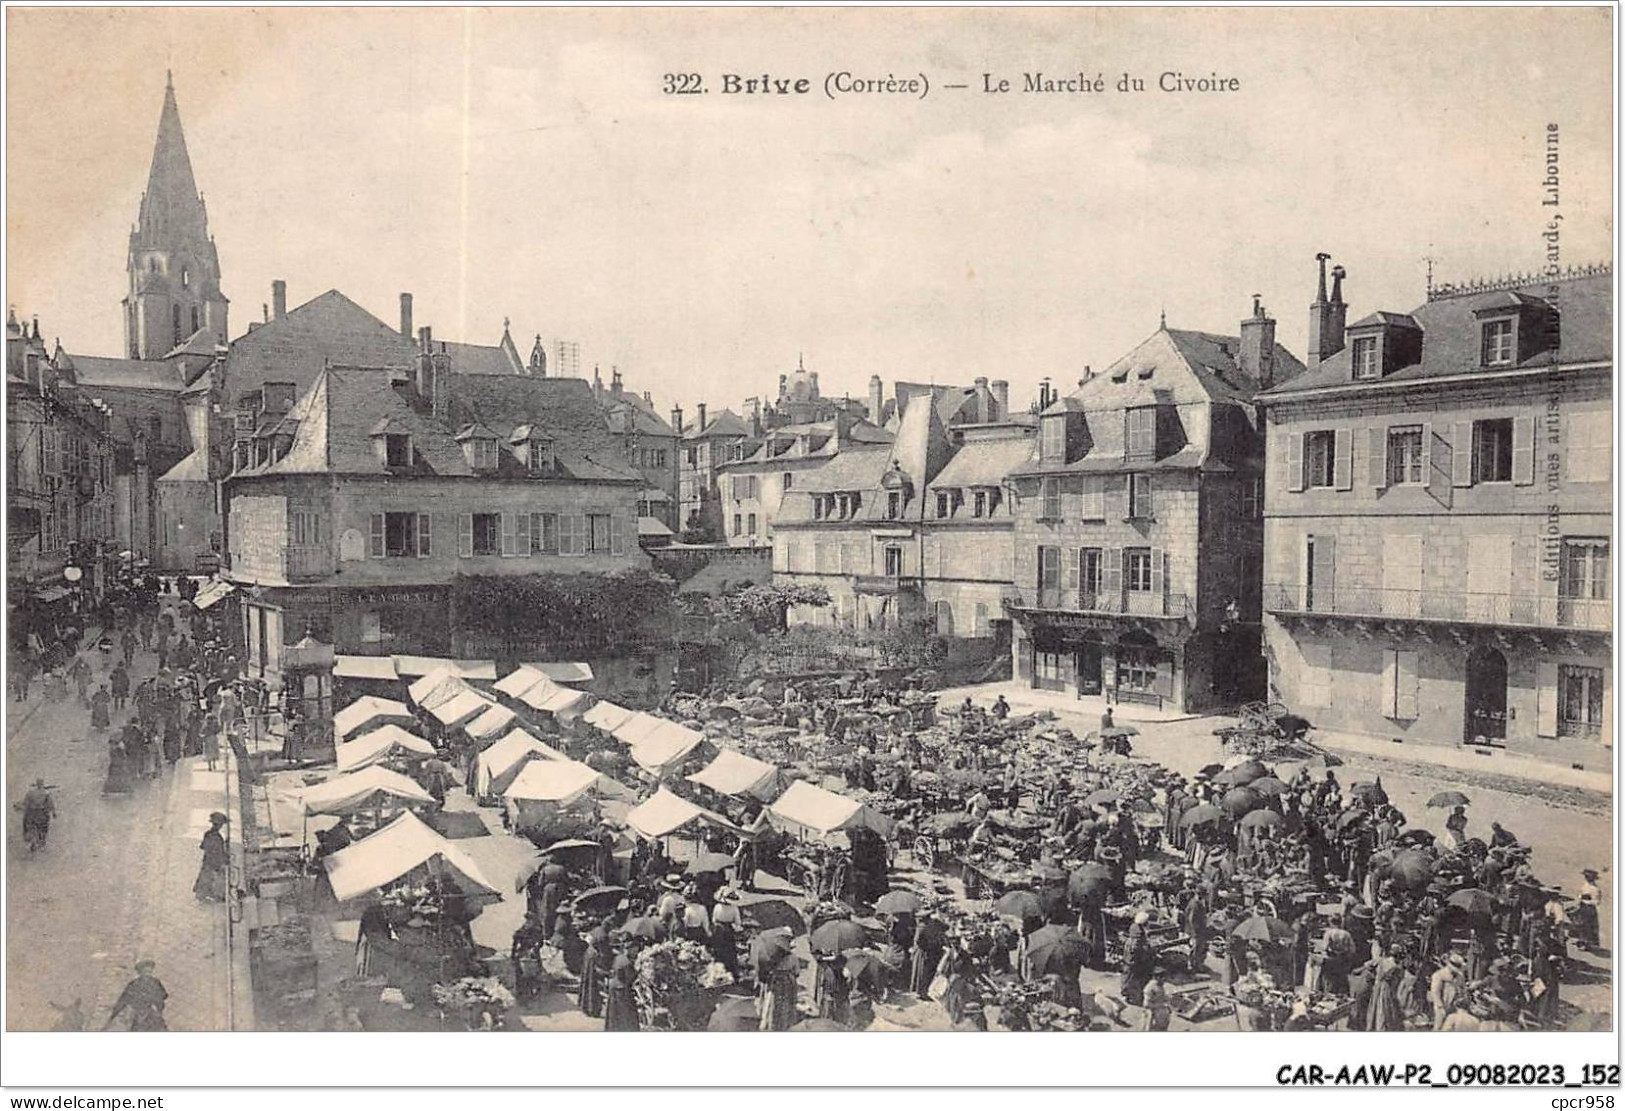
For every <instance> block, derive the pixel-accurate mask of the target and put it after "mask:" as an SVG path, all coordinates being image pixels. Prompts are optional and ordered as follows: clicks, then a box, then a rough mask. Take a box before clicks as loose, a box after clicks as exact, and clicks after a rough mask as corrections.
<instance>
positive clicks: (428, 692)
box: [406, 667, 474, 710]
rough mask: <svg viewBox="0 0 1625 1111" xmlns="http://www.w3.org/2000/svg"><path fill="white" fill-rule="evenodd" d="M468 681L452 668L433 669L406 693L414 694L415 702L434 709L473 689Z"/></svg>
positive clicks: (428, 708)
mask: <svg viewBox="0 0 1625 1111" xmlns="http://www.w3.org/2000/svg"><path fill="white" fill-rule="evenodd" d="M473 689H474V688H473V687H471V686H469V685H468V681H467V680H466V679H464V678H462V677H461V676H460V675H457V674H456V673H455V672H453V671H452V670H451V669H450V668H444V667H443V668H441V669H440V670H438V671H431V672H430V673H429V674H427V675H425V676H424V677H423V678H421V679H419V680H418V681H417V682H415V683H413V684H412V685H411V686H410V687H407V688H406V693H407V694H409V695H411V696H412V701H413V703H414V704H416V705H418V706H421V707H423V708H424V709H425V710H432V709H434V708H435V707H436V706H438V705H440V704H441V703H442V702H445V701H447V700H448V699H451V698H455V697H457V696H458V695H459V694H462V693H463V692H464V691H469V690H473Z"/></svg>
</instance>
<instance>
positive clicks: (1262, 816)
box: [1241, 810, 1286, 829]
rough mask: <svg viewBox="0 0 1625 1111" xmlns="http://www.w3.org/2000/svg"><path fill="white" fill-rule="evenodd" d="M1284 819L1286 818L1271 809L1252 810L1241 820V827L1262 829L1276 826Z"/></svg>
mask: <svg viewBox="0 0 1625 1111" xmlns="http://www.w3.org/2000/svg"><path fill="white" fill-rule="evenodd" d="M1284 821H1286V819H1285V818H1283V817H1281V816H1280V815H1279V814H1277V813H1276V812H1275V811H1273V810H1254V811H1253V812H1252V813H1251V814H1248V815H1247V816H1246V817H1245V818H1243V819H1242V820H1241V827H1242V828H1243V829H1263V828H1265V827H1271V826H1278V825H1280V824H1281V823H1282V822H1284Z"/></svg>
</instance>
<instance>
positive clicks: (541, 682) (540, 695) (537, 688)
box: [519, 675, 564, 710]
mask: <svg viewBox="0 0 1625 1111" xmlns="http://www.w3.org/2000/svg"><path fill="white" fill-rule="evenodd" d="M563 689H564V688H563V687H560V686H559V685H558V684H557V683H555V682H553V680H551V679H549V678H548V677H547V676H545V675H543V676H542V677H541V678H540V679H538V680H536V681H535V682H534V683H532V684H531V685H530V686H528V687H526V688H525V689H524V691H523V693H521V694H520V695H519V701H520V702H522V703H524V704H525V705H526V706H529V707H530V708H531V709H532V710H540V709H541V708H542V703H544V702H546V701H547V700H548V699H549V698H552V697H553V695H554V694H555V693H557V692H558V691H560V690H563Z"/></svg>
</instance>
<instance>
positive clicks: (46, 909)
mask: <svg viewBox="0 0 1625 1111" xmlns="http://www.w3.org/2000/svg"><path fill="white" fill-rule="evenodd" d="M94 639H95V638H94V637H87V638H86V641H87V643H93V642H94ZM86 656H87V658H88V659H90V661H91V663H92V666H93V668H94V673H95V677H96V681H97V682H101V681H103V680H104V679H105V677H106V675H107V672H108V671H109V669H110V667H111V665H112V662H113V659H114V658H115V657H116V653H114V654H112V655H110V656H107V657H103V656H102V654H101V653H99V652H97V651H95V650H93V649H92V650H87V652H86ZM155 669H156V661H155V659H154V657H153V656H152V654H150V653H147V652H144V651H143V652H138V653H137V655H136V659H135V664H134V668H133V670H132V675H131V678H132V682H136V683H139V682H140V681H141V680H142V679H144V678H146V677H148V676H150V675H152V674H153V673H154V671H155ZM9 710H10V713H9V715H8V719H7V736H6V747H7V772H6V797H7V800H8V804H9V805H8V811H7V822H8V825H9V829H10V833H11V836H9V837H8V838H7V856H8V860H7V869H8V876H9V880H8V891H7V895H8V899H7V916H8V917H7V926H8V930H9V944H8V946H7V949H6V964H7V967H6V971H7V982H8V984H9V985H10V989H9V991H8V993H7V1004H8V1011H7V1018H6V1022H7V1027H8V1028H9V1029H12V1030H45V1029H50V1028H51V1027H52V1026H53V1025H54V1024H55V1023H56V1022H57V1021H58V1018H59V1013H58V1010H57V1008H56V1007H54V1006H53V1004H56V1005H58V1006H61V1007H69V1006H71V1005H72V1004H73V1002H74V1001H75V1000H78V1001H79V1002H80V1005H81V1007H82V1009H83V1012H84V1014H85V1016H86V1019H87V1023H88V1028H91V1029H97V1028H100V1026H101V1025H102V1024H103V1023H104V1022H105V1021H106V1019H107V1013H108V1011H109V1010H110V1009H111V1007H112V1005H113V1002H114V1001H115V1000H116V999H117V998H118V994H119V992H120V990H122V988H123V986H124V984H125V983H126V982H127V981H128V980H129V979H130V978H132V977H133V976H134V975H135V972H134V965H135V962H136V960H137V959H139V958H141V957H150V958H152V959H153V960H154V961H155V962H156V963H157V968H156V975H157V976H158V978H159V979H160V980H162V981H163V983H164V985H165V987H166V988H167V989H168V991H169V1001H168V1006H167V1010H166V1015H167V1019H168V1022H169V1027H170V1029H172V1030H224V1029H229V1028H231V1026H230V1004H229V998H230V995H229V987H230V980H229V967H230V962H229V954H228V948H227V925H228V924H227V911H226V908H225V906H224V904H218V903H201V902H199V901H197V900H196V899H195V898H194V897H193V894H192V882H193V880H194V879H195V877H196V874H197V867H198V862H199V853H198V848H197V846H198V840H199V838H200V837H201V836H202V833H203V831H204V830H205V829H206V828H208V815H209V812H210V811H212V810H223V809H226V808H227V807H226V778H225V777H226V773H225V772H224V771H215V772H209V771H208V770H207V769H205V768H204V766H203V762H202V759H201V758H200V757H199V758H190V757H189V758H186V759H183V760H181V761H180V762H179V763H178V764H176V765H175V766H174V768H173V769H170V770H166V771H165V772H164V773H163V775H162V776H161V777H160V778H159V779H157V780H154V781H151V782H147V783H142V784H140V785H138V786H137V788H136V790H135V792H134V793H133V794H131V795H127V796H122V797H119V796H113V797H105V798H104V797H103V796H102V794H101V787H102V781H103V777H104V775H105V773H106V770H107V753H106V748H105V743H104V739H105V734H101V733H97V734H96V735H93V734H92V730H91V727H90V711H89V710H88V709H87V708H85V707H84V706H81V705H80V704H79V703H78V700H77V698H76V697H75V696H73V695H71V694H70V696H69V698H68V700H67V701H66V702H60V701H57V702H53V701H47V698H46V695H45V694H44V692H43V691H42V690H41V689H40V688H39V687H38V685H36V687H35V689H34V691H33V692H32V694H31V697H30V698H29V699H28V701H26V702H22V703H19V702H15V701H13V702H11V703H10V705H9ZM126 716H127V714H125V713H115V714H114V715H113V726H114V728H118V727H119V726H121V725H122V724H123V722H124V720H125V718H126ZM36 778H42V779H44V780H45V781H46V782H47V783H48V784H50V785H52V787H53V788H54V790H53V791H52V794H53V796H54V797H55V799H56V807H57V817H56V820H55V821H54V822H53V823H52V826H51V835H50V840H49V842H48V844H47V845H46V846H45V848H44V849H43V850H41V851H40V852H39V853H35V854H30V853H29V852H28V849H27V847H26V845H24V844H23V841H22V837H21V822H22V817H21V814H20V813H18V812H17V811H16V810H15V809H12V807H14V806H15V805H16V803H17V802H18V801H19V800H20V799H21V798H22V796H23V793H24V792H25V791H26V790H27V789H28V786H29V784H31V783H32V782H33V781H34V780H35V779H36Z"/></svg>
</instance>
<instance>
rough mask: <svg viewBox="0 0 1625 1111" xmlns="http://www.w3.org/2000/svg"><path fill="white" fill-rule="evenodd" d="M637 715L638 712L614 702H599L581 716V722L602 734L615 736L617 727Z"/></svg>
mask: <svg viewBox="0 0 1625 1111" xmlns="http://www.w3.org/2000/svg"><path fill="white" fill-rule="evenodd" d="M636 713H637V711H636V710H628V709H627V708H626V707H625V706H617V705H616V704H615V703H613V702H597V703H594V704H593V706H592V707H591V708H589V709H588V710H587V712H586V713H584V714H582V715H581V720H582V721H584V722H586V723H587V724H588V725H590V726H592V727H593V728H594V729H597V730H599V731H600V732H603V733H609V734H613V733H614V732H615V730H616V728H617V727H619V726H620V725H622V724H623V723H625V722H626V721H627V720H628V719H630V718H631V717H633V716H634V715H636Z"/></svg>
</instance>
